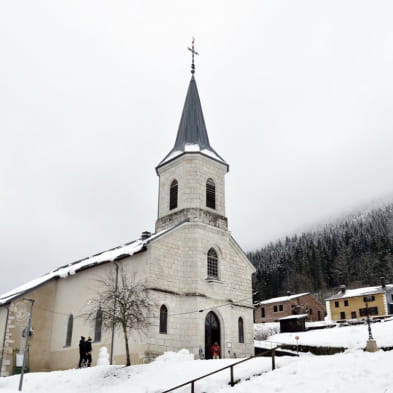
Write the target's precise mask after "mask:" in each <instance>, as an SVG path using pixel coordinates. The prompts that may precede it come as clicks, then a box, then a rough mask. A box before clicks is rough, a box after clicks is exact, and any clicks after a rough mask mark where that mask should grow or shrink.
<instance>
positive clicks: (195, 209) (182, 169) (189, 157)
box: [156, 45, 229, 231]
mask: <svg viewBox="0 0 393 393" xmlns="http://www.w3.org/2000/svg"><path fill="white" fill-rule="evenodd" d="M189 49H190V48H189ZM190 51H191V52H192V55H193V59H192V65H191V80H190V84H189V86H188V90H187V95H186V101H185V103H184V107H183V112H182V116H181V119H180V124H179V129H178V131H177V136H176V141H175V145H174V146H173V148H172V149H171V151H170V152H169V154H167V155H166V156H165V158H164V159H163V160H162V161H161V162H160V163H159V164H158V166H157V167H156V171H157V174H158V176H159V178H160V185H159V195H158V198H159V201H158V218H157V221H156V231H159V230H162V229H165V228H167V227H168V226H170V225H174V224H177V223H179V222H181V221H182V220H185V219H187V220H189V221H191V222H199V223H203V224H207V225H210V226H214V227H216V228H220V229H223V230H227V228H228V226H227V225H228V224H227V218H226V217H225V179H224V178H225V175H226V173H227V172H228V170H229V165H228V164H227V163H226V162H225V161H224V159H223V158H222V157H221V156H220V155H219V154H218V153H217V152H216V151H215V150H214V149H213V148H212V147H211V146H210V142H209V137H208V135H207V130H206V125H205V119H204V118H203V112H202V106H201V101H200V99H199V94H198V88H197V85H196V82H195V77H194V74H195V64H194V55H195V54H197V53H196V52H195V50H194V45H193V46H192V49H190Z"/></svg>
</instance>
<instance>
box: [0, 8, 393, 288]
mask: <svg viewBox="0 0 393 393" xmlns="http://www.w3.org/2000/svg"><path fill="white" fill-rule="evenodd" d="M392 20H393V2H392V1H391V0H387V1H361V0H354V1H345V0H338V1H323V2H322V1H316V0H310V1H293V0H288V1H277V0H270V1H261V0H256V1H247V0H244V1H228V0H221V1H212V0H198V1H193V2H190V1H185V0H179V1H171V0H167V1H146V0H143V1H142V0H141V1H136V0H124V1H122V0H117V1H109V0H107V1H99V0H63V1H60V0H59V1H53V0H48V1H40V0H34V1H31V0H19V1H3V2H1V4H0V54H1V61H0V134H1V135H0V136H1V143H0V190H1V194H0V253H1V254H0V255H1V259H0V264H1V271H0V293H2V292H5V291H6V290H9V289H12V288H13V287H15V286H17V285H19V284H23V283H24V282H26V281H29V280H31V279H33V278H35V277H37V276H39V275H41V274H43V273H45V272H47V271H49V270H51V269H53V268H56V267H58V266H60V265H63V264H66V263H69V262H73V261H75V260H77V259H80V258H83V257H86V256H88V255H92V254H94V253H96V252H99V251H103V250H105V249H108V248H111V247H113V246H117V245H120V244H122V243H124V242H127V241H130V240H133V239H135V238H137V237H138V236H139V235H140V233H141V232H142V231H143V230H150V231H154V222H155V219H156V215H157V190H158V178H157V176H156V174H155V170H154V168H155V166H156V165H157V164H158V162H159V161H160V160H161V159H162V158H163V157H164V156H165V155H166V154H167V153H168V152H169V150H170V149H171V148H172V146H173V144H174V142H175V137H176V132H177V127H178V124H179V121H180V115H181V111H182V107H183V103H184V99H185V94H186V90H187V86H188V83H189V79H190V60H191V58H190V53H189V51H187V46H189V45H190V42H191V37H192V36H195V37H196V50H197V51H198V52H199V54H200V56H198V57H197V59H196V65H197V73H196V79H197V85H198V89H199V94H200V98H201V101H202V107H203V111H204V115H205V121H206V125H207V130H208V133H209V137H210V142H211V145H212V147H213V148H214V149H215V150H216V151H217V152H218V153H219V154H220V155H221V156H222V157H224V159H225V160H226V161H227V162H228V163H229V164H230V172H229V173H228V175H227V178H226V180H227V186H226V187H227V188H226V202H227V216H228V220H229V227H230V230H231V231H232V234H233V235H234V237H235V239H236V240H237V241H238V242H239V243H240V245H241V246H242V247H243V248H244V249H245V250H246V251H249V250H252V249H255V248H257V247H260V246H263V245H264V244H266V242H269V241H274V240H276V239H277V238H279V237H281V236H285V235H287V234H292V233H294V232H296V231H302V230H307V229H308V228H310V227H312V226H313V225H316V224H319V223H321V222H326V221H329V220H330V219H333V218H335V217H338V216H340V215H341V214H343V213H345V212H348V211H351V210H352V209H356V208H358V207H359V206H363V205H367V204H368V203H369V202H372V201H378V200H380V199H385V200H386V199H389V198H390V199H393V198H391V195H392V192H393V159H392V147H393V110H392V109H393V71H392V70H393V23H392Z"/></svg>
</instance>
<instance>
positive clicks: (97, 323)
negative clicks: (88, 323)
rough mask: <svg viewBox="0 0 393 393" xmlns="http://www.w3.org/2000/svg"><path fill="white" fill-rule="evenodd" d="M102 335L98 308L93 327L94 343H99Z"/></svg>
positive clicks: (100, 312) (100, 316) (100, 311)
mask: <svg viewBox="0 0 393 393" xmlns="http://www.w3.org/2000/svg"><path fill="white" fill-rule="evenodd" d="M101 333H102V310H101V308H99V309H98V310H97V314H96V320H95V325H94V342H99V341H101Z"/></svg>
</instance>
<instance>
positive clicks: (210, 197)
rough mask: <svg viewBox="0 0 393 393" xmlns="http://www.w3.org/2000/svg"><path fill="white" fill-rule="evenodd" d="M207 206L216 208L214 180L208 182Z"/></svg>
mask: <svg viewBox="0 0 393 393" xmlns="http://www.w3.org/2000/svg"><path fill="white" fill-rule="evenodd" d="M206 206H207V207H210V208H212V209H215V208H216V185H215V184H214V181H213V179H208V180H207V182H206Z"/></svg>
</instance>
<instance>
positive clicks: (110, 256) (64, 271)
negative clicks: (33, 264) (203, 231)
mask: <svg viewBox="0 0 393 393" xmlns="http://www.w3.org/2000/svg"><path fill="white" fill-rule="evenodd" d="M186 221H188V220H184V221H182V222H180V223H179V224H176V225H175V226H172V227H169V228H167V229H164V230H163V231H161V232H157V233H155V234H153V235H152V236H150V237H148V238H146V239H137V240H133V241H131V242H129V243H126V244H124V245H122V246H118V247H115V248H111V249H110V250H107V251H103V252H101V253H98V254H95V255H93V256H91V257H87V258H84V259H80V260H79V261H76V262H72V263H69V264H68V265H64V266H61V267H59V268H57V269H55V270H52V271H51V272H49V273H46V274H44V275H43V276H41V277H38V278H36V279H35V280H32V281H29V282H28V283H26V284H24V285H21V286H19V287H17V288H15V289H12V290H11V291H8V292H6V293H3V294H2V295H0V305H2V304H6V303H8V302H9V301H10V300H12V299H14V298H16V297H18V296H21V295H23V294H24V293H26V292H28V291H30V290H32V289H34V288H36V287H38V286H40V285H41V284H44V283H45V282H47V281H50V280H52V279H54V278H65V277H68V276H72V275H73V274H75V273H77V272H79V271H81V270H84V269H87V268H89V267H92V266H95V265H99V264H101V263H105V262H112V261H116V260H120V259H123V258H126V257H129V256H131V255H134V254H137V253H138V252H141V251H145V249H146V245H147V244H148V243H150V242H151V241H152V240H154V239H156V238H157V237H159V236H161V235H163V234H165V233H167V232H169V231H171V230H172V229H174V228H176V227H178V226H179V225H182V224H183V223H184V222H186Z"/></svg>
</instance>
